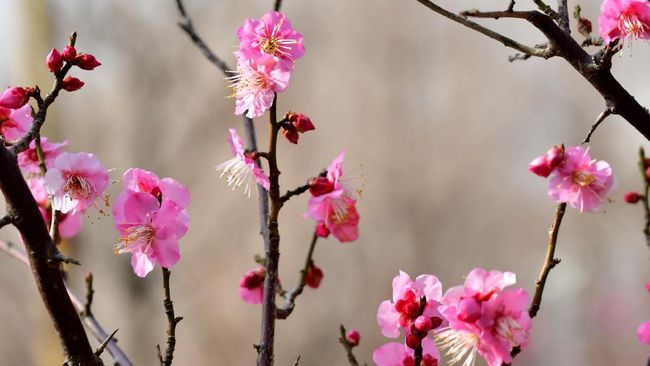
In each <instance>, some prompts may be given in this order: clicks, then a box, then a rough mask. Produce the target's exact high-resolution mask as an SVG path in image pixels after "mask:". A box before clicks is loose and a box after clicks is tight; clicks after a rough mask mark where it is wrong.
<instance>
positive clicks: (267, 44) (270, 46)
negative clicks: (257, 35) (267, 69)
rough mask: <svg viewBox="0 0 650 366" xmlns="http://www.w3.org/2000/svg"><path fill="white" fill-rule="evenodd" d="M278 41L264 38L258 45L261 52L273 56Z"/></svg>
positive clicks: (276, 49)
mask: <svg viewBox="0 0 650 366" xmlns="http://www.w3.org/2000/svg"><path fill="white" fill-rule="evenodd" d="M278 47H279V46H278V39H277V38H275V37H269V38H264V40H263V41H262V43H261V44H260V48H261V49H262V52H264V53H268V54H269V55H273V54H275V53H276V52H277V51H278Z"/></svg>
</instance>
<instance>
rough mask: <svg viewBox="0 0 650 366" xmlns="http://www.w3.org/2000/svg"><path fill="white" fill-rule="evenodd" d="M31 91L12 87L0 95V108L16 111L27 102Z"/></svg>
mask: <svg viewBox="0 0 650 366" xmlns="http://www.w3.org/2000/svg"><path fill="white" fill-rule="evenodd" d="M30 91H31V89H27V88H21V87H17V86H12V87H9V88H7V89H6V90H5V91H4V92H3V93H2V94H1V95H0V107H2V108H9V109H18V108H20V107H22V106H24V105H25V104H27V102H28V101H29V93H30Z"/></svg>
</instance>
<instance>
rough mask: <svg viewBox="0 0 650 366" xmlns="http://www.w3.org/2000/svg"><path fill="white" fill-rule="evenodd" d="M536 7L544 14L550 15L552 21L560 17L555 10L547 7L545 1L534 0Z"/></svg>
mask: <svg viewBox="0 0 650 366" xmlns="http://www.w3.org/2000/svg"><path fill="white" fill-rule="evenodd" d="M533 2H534V3H535V5H537V8H538V9H539V10H540V11H542V12H543V13H544V14H546V15H548V16H549V17H551V18H552V19H558V18H559V15H558V13H556V12H555V10H553V8H551V7H550V6H549V5H547V4H546V3H545V2H544V1H542V0H533Z"/></svg>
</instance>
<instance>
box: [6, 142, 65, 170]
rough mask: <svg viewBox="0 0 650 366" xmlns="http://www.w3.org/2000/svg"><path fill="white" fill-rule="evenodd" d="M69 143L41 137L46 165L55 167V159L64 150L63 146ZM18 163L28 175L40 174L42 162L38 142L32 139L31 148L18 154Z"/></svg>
mask: <svg viewBox="0 0 650 366" xmlns="http://www.w3.org/2000/svg"><path fill="white" fill-rule="evenodd" d="M66 145H68V141H63V142H61V143H55V142H50V141H49V140H48V139H47V137H41V149H42V150H43V157H44V158H45V167H46V168H47V169H51V168H52V167H54V161H55V159H56V158H57V157H58V156H59V155H61V153H62V152H63V147H64V146H66ZM18 165H19V166H20V169H21V170H22V171H23V172H24V173H25V174H27V175H30V174H32V175H34V174H40V172H41V168H40V162H39V160H38V155H37V154H36V142H34V141H32V142H31V143H30V144H29V148H28V149H27V150H25V151H23V152H21V153H20V154H18Z"/></svg>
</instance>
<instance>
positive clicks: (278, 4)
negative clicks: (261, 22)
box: [273, 0, 282, 11]
mask: <svg viewBox="0 0 650 366" xmlns="http://www.w3.org/2000/svg"><path fill="white" fill-rule="evenodd" d="M280 7H282V0H275V5H273V10H275V11H280Z"/></svg>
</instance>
